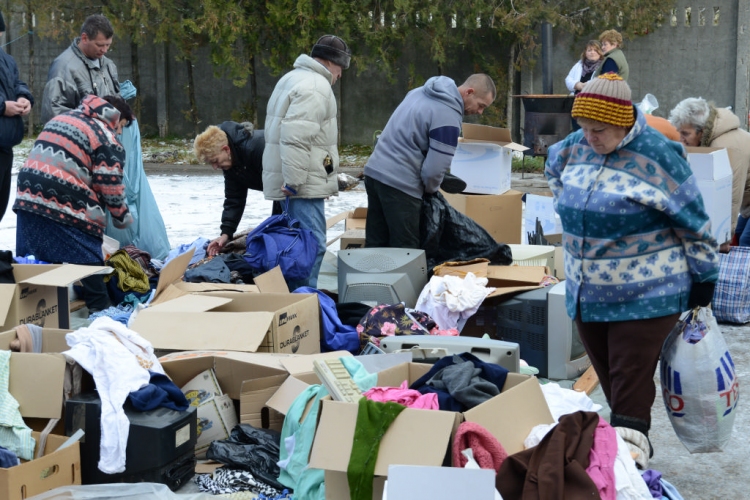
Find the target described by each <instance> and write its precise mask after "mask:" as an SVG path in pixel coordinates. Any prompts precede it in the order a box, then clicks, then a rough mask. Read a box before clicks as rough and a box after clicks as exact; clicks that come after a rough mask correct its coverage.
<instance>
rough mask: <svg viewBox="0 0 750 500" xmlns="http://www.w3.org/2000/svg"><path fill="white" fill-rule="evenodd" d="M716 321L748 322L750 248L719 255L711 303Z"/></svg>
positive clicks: (749, 307) (734, 249)
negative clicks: (717, 272)
mask: <svg viewBox="0 0 750 500" xmlns="http://www.w3.org/2000/svg"><path fill="white" fill-rule="evenodd" d="M711 307H712V309H713V311H714V316H715V317H716V319H717V321H722V322H727V323H747V322H748V321H750V247H731V249H730V250H729V253H720V254H719V279H718V281H717V282H716V289H715V290H714V298H713V301H712V302H711Z"/></svg>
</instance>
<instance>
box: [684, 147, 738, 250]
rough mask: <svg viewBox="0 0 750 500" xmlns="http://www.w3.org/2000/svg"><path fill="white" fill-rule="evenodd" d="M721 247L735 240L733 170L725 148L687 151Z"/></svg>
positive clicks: (714, 233) (735, 215)
mask: <svg viewBox="0 0 750 500" xmlns="http://www.w3.org/2000/svg"><path fill="white" fill-rule="evenodd" d="M685 149H686V150H687V153H688V163H689V164H690V168H691V169H692V170H693V175H695V177H696V179H697V180H698V189H700V192H701V196H703V204H704V205H705V206H706V212H708V216H709V218H710V219H711V234H712V235H713V237H714V238H716V241H717V242H718V243H719V244H722V243H724V242H727V241H729V240H731V239H732V220H733V219H734V218H735V217H737V214H733V213H732V167H731V166H730V165H729V155H728V154H727V150H726V149H724V148H721V149H719V148H685Z"/></svg>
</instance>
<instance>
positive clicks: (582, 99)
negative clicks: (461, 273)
mask: <svg viewBox="0 0 750 500" xmlns="http://www.w3.org/2000/svg"><path fill="white" fill-rule="evenodd" d="M570 114H571V116H572V117H573V118H588V119H590V120H596V121H598V122H602V123H609V124H610V125H615V126H617V127H632V126H633V124H634V123H635V113H634V112H633V103H632V101H631V92H630V87H628V84H627V83H626V82H625V80H623V79H622V77H620V76H619V75H618V74H616V73H606V74H604V75H600V76H599V77H597V78H596V79H594V80H590V81H589V82H588V83H587V84H586V86H585V87H583V90H582V91H581V93H580V94H578V95H577V96H576V99H575V101H573V110H572V111H571V113H570Z"/></svg>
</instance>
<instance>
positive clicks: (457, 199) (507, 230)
mask: <svg viewBox="0 0 750 500" xmlns="http://www.w3.org/2000/svg"><path fill="white" fill-rule="evenodd" d="M441 193H442V195H443V196H444V197H445V199H446V200H448V203H450V204H451V206H452V207H453V208H455V209H456V210H458V211H459V212H461V213H462V214H464V215H466V216H467V217H469V218H470V219H471V220H473V221H474V222H476V223H477V224H479V225H480V226H482V227H483V228H484V229H485V230H486V231H487V232H488V233H490V236H492V237H493V238H494V239H495V241H497V242H498V243H516V244H520V243H521V224H522V221H523V219H522V214H523V202H522V201H521V197H522V196H523V193H522V192H520V191H516V190H515V189H510V190H508V191H506V192H504V193H503V194H497V195H487V194H463V193H461V194H450V193H446V192H444V191H441Z"/></svg>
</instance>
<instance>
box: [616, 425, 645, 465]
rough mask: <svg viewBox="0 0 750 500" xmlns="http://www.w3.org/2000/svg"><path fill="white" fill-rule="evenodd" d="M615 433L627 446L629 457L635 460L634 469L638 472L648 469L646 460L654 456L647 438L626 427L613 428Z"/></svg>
mask: <svg viewBox="0 0 750 500" xmlns="http://www.w3.org/2000/svg"><path fill="white" fill-rule="evenodd" d="M615 431H617V434H618V435H619V436H620V437H621V438H622V439H623V441H625V444H627V445H628V450H630V456H632V457H633V460H635V465H636V467H637V468H639V469H640V470H646V469H648V459H649V458H650V457H652V456H653V454H654V452H653V451H652V450H653V449H652V448H651V443H650V442H649V440H648V437H646V435H645V434H643V433H642V432H639V431H637V430H635V429H630V428H628V427H615Z"/></svg>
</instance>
